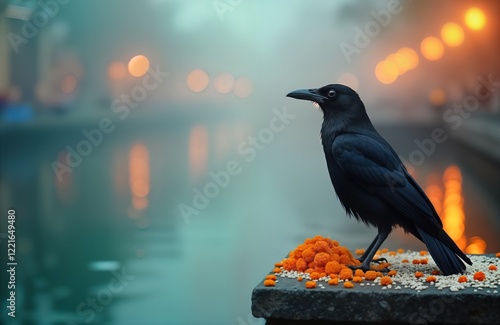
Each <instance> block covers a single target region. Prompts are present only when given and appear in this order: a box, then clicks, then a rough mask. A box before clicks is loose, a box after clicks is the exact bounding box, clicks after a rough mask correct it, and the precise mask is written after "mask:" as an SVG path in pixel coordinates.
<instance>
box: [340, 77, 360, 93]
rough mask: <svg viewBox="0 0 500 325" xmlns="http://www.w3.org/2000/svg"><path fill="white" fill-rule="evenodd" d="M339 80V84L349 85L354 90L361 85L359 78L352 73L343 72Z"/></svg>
mask: <svg viewBox="0 0 500 325" xmlns="http://www.w3.org/2000/svg"><path fill="white" fill-rule="evenodd" d="M337 82H338V83H339V84H343V85H346V86H349V87H351V88H352V89H354V90H358V87H359V82H358V78H356V76H355V75H353V74H352V73H343V74H341V75H340V77H339V79H338V80H337Z"/></svg>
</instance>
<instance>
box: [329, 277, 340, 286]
mask: <svg viewBox="0 0 500 325" xmlns="http://www.w3.org/2000/svg"><path fill="white" fill-rule="evenodd" d="M328 284H329V285H337V284H339V278H333V279H330V280H328Z"/></svg>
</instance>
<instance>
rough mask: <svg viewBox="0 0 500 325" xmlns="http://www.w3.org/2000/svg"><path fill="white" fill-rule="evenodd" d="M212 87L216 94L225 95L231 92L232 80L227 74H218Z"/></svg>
mask: <svg viewBox="0 0 500 325" xmlns="http://www.w3.org/2000/svg"><path fill="white" fill-rule="evenodd" d="M214 87H215V90H217V92H219V93H221V94H227V93H228V92H230V91H232V90H233V87H234V78H233V76H232V75H231V74H229V73H226V72H224V73H220V74H218V75H217V76H216V77H215V80H214Z"/></svg>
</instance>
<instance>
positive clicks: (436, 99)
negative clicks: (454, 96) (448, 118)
mask: <svg viewBox="0 0 500 325" xmlns="http://www.w3.org/2000/svg"><path fill="white" fill-rule="evenodd" d="M429 101H430V102H431V104H432V105H434V106H442V105H444V103H445V102H446V93H445V92H444V90H443V89H442V88H436V89H433V90H432V91H431V92H430V93H429Z"/></svg>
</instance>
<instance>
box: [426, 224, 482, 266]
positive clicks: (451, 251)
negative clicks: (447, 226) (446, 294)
mask: <svg viewBox="0 0 500 325" xmlns="http://www.w3.org/2000/svg"><path fill="white" fill-rule="evenodd" d="M418 233H419V234H420V236H421V237H422V241H423V242H424V243H425V245H426V246H427V248H428V249H429V253H430V254H431V256H432V258H433V259H434V261H435V262H436V264H437V266H438V267H439V269H440V270H441V272H443V274H444V275H450V274H458V273H463V271H465V264H464V263H463V262H462V260H464V261H465V262H466V263H467V264H469V265H472V262H471V260H470V259H469V258H468V257H467V255H465V254H464V253H463V252H462V251H461V250H460V248H458V246H457V245H456V244H455V242H454V241H453V240H452V239H451V238H450V237H449V236H448V234H446V232H445V231H444V230H441V232H440V234H439V236H438V237H436V236H433V235H430V234H429V233H427V232H425V231H423V230H421V229H418ZM457 255H458V256H457ZM459 257H460V258H461V259H462V260H461V259H460V258H459Z"/></svg>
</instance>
